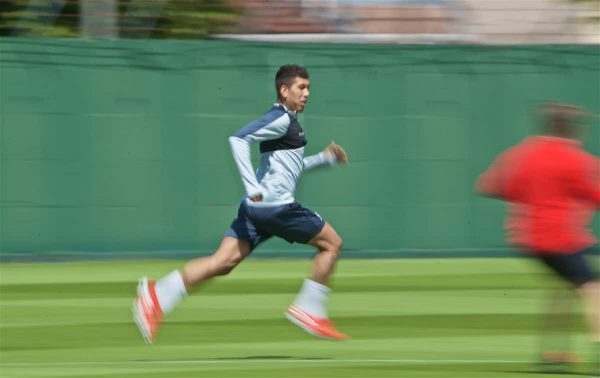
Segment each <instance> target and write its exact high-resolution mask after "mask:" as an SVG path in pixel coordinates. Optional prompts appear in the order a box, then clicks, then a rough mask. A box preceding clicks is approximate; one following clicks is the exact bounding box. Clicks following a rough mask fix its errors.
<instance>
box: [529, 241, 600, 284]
mask: <svg viewBox="0 0 600 378" xmlns="http://www.w3.org/2000/svg"><path fill="white" fill-rule="evenodd" d="M587 252H591V251H588V250H585V251H581V252H577V253H571V254H568V255H550V254H543V253H538V254H537V255H538V257H539V258H540V259H541V260H542V262H543V263H544V265H546V266H547V267H549V268H550V269H551V270H553V271H554V272H555V273H557V274H558V275H559V276H560V277H562V278H563V279H565V280H567V281H568V282H570V283H571V284H573V286H575V287H580V286H582V285H584V284H586V283H588V282H591V281H595V280H597V279H598V276H597V274H596V273H595V272H594V270H593V269H592V267H591V266H590V265H591V264H589V263H588V262H587V261H586V260H585V256H584V255H585V254H586V253H587Z"/></svg>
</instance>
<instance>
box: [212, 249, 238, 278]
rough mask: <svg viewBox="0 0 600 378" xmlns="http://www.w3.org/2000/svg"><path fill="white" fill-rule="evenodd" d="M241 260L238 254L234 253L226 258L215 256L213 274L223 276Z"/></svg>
mask: <svg viewBox="0 0 600 378" xmlns="http://www.w3.org/2000/svg"><path fill="white" fill-rule="evenodd" d="M242 260H243V258H242V256H241V255H240V254H236V255H233V256H227V257H226V258H217V259H216V261H215V268H214V269H215V275H217V276H224V275H227V274H229V273H231V271H232V270H233V269H234V268H235V267H236V266H238V264H239V263H240V262H241V261H242Z"/></svg>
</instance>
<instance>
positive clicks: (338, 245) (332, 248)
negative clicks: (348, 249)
mask: <svg viewBox="0 0 600 378" xmlns="http://www.w3.org/2000/svg"><path fill="white" fill-rule="evenodd" d="M342 244H343V240H342V238H341V237H340V236H339V235H338V234H333V235H332V236H331V237H329V238H328V240H327V242H326V243H325V248H324V249H325V250H326V251H328V252H330V253H333V254H335V255H336V256H339V254H340V251H341V249H342Z"/></svg>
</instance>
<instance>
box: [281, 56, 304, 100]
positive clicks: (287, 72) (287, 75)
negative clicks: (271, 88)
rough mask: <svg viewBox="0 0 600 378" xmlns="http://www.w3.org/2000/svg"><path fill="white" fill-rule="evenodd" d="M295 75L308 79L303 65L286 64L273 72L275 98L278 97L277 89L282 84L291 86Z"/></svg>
mask: <svg viewBox="0 0 600 378" xmlns="http://www.w3.org/2000/svg"><path fill="white" fill-rule="evenodd" d="M297 77H301V78H303V79H308V71H307V70H306V68H305V67H302V66H299V65H296V64H286V65H284V66H281V67H279V70H277V74H275V91H276V92H277V98H280V96H281V95H280V93H279V89H280V88H281V86H282V85H285V86H287V87H291V86H292V84H293V83H294V80H295V79H296V78H297Z"/></svg>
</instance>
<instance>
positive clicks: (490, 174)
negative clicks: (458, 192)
mask: <svg viewBox="0 0 600 378" xmlns="http://www.w3.org/2000/svg"><path fill="white" fill-rule="evenodd" d="M502 161H503V158H502V155H501V156H499V157H498V158H496V160H494V162H493V163H492V164H491V165H490V166H489V167H488V169H487V170H486V171H485V172H483V173H482V174H481V175H480V176H479V177H478V178H477V182H476V183H475V191H477V193H479V194H481V195H484V196H488V197H495V198H504V197H505V194H504V190H503V189H504V182H503V181H504V178H503V177H502V172H503V170H504V169H503V168H504V167H503V162H502Z"/></svg>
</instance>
